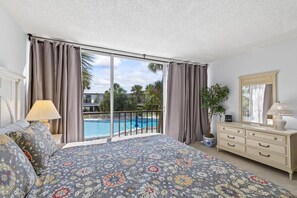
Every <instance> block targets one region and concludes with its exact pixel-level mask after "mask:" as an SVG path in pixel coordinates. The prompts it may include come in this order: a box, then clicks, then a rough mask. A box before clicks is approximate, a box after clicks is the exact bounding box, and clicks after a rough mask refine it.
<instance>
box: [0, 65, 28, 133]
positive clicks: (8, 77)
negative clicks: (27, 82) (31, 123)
mask: <svg viewBox="0 0 297 198" xmlns="http://www.w3.org/2000/svg"><path fill="white" fill-rule="evenodd" d="M24 79H25V77H24V76H22V75H20V74H17V73H15V72H12V71H9V70H8V69H6V68H4V67H1V66H0V127H3V126H5V125H7V124H10V123H13V122H15V121H16V120H18V119H20V118H21V103H22V98H21V93H22V92H21V86H22V85H23V80H24Z"/></svg>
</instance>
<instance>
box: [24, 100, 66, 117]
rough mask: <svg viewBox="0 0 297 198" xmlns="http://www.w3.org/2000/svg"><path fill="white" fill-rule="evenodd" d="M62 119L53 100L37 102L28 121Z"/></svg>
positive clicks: (29, 114)
mask: <svg viewBox="0 0 297 198" xmlns="http://www.w3.org/2000/svg"><path fill="white" fill-rule="evenodd" d="M59 118H61V116H60V114H59V113H58V111H57V109H56V107H55V105H54V104H53V102H52V101H51V100H37V101H36V102H35V103H34V105H33V107H32V108H31V110H30V111H29V113H28V115H27V117H26V120H28V121H36V120H54V119H59Z"/></svg>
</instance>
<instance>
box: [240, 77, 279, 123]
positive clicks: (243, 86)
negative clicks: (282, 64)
mask: <svg viewBox="0 0 297 198" xmlns="http://www.w3.org/2000/svg"><path fill="white" fill-rule="evenodd" d="M276 78H277V71H274V72H267V73H260V74H254V75H246V76H241V77H239V83H240V86H239V101H240V118H241V122H246V123H258V124H263V125H273V118H272V117H270V116H268V115H267V111H268V110H269V109H270V107H271V106H272V105H273V103H275V102H276V100H277V98H276V86H277V85H276Z"/></svg>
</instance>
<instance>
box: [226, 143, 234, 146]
mask: <svg viewBox="0 0 297 198" xmlns="http://www.w3.org/2000/svg"><path fill="white" fill-rule="evenodd" d="M227 144H228V146H231V147H235V144H229V143H227Z"/></svg>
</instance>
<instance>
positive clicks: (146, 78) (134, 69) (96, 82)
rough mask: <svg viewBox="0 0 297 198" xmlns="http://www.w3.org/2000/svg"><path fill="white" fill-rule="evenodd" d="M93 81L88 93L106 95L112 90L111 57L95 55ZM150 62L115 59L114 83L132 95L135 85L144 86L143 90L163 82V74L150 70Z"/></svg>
mask: <svg viewBox="0 0 297 198" xmlns="http://www.w3.org/2000/svg"><path fill="white" fill-rule="evenodd" d="M94 56H95V59H94V63H93V66H94V67H93V69H92V71H91V73H92V75H93V81H92V82H91V89H89V90H85V92H87V93H93V92H94V93H104V92H105V91H106V90H109V88H110V58H109V56H103V55H94ZM148 64H149V62H146V61H140V60H134V59H125V58H117V57H115V58H114V65H115V70H114V82H115V83H118V84H120V85H121V87H123V88H124V89H125V90H126V91H127V92H128V93H131V87H132V86H133V85H142V87H143V90H144V89H145V87H146V85H148V84H152V83H154V82H156V81H158V80H162V72H161V71H159V72H157V73H153V72H151V71H149V70H148V67H147V66H148Z"/></svg>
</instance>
